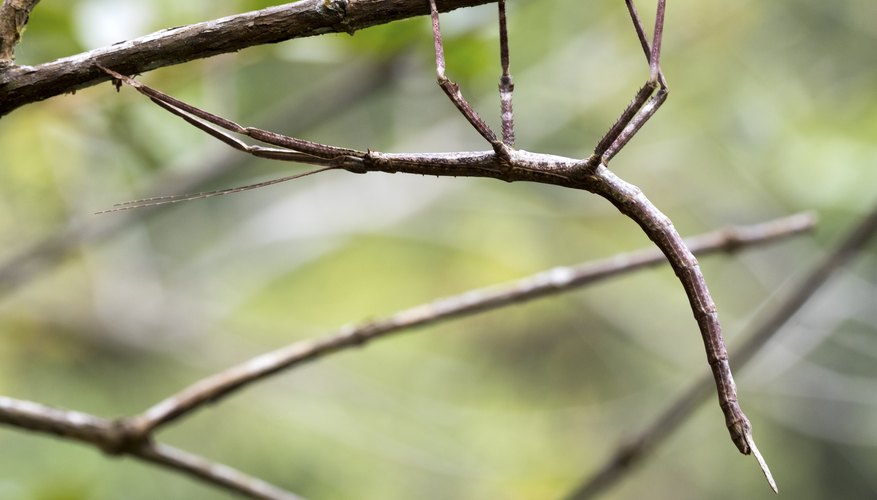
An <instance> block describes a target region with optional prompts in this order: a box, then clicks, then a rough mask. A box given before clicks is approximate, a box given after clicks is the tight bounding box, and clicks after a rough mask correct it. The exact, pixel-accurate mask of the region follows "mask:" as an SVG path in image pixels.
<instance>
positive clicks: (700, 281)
mask: <svg viewBox="0 0 877 500" xmlns="http://www.w3.org/2000/svg"><path fill="white" fill-rule="evenodd" d="M429 4H430V9H431V20H432V30H433V42H434V47H435V59H436V74H437V80H438V84H439V86H440V87H441V88H442V90H443V91H444V92H445V94H447V95H448V97H449V98H450V100H451V101H452V102H453V103H454V105H455V106H456V107H457V109H458V110H459V111H460V112H461V113H462V114H463V116H464V117H465V118H466V119H467V120H468V121H469V123H470V124H471V125H472V126H473V127H474V128H475V129H476V130H477V131H478V133H479V134H480V135H481V136H482V137H484V139H485V140H487V141H488V142H489V143H490V145H491V146H492V148H493V151H485V152H474V153H473V152H463V153H441V154H388V153H379V152H373V151H358V150H352V149H347V148H340V147H336V146H330V145H326V144H320V143H315V142H311V141H306V140H302V139H297V138H294V137H289V136H285V135H281V134H277V133H274V132H270V131H267V130H262V129H258V128H253V127H244V126H241V125H239V124H237V123H235V122H233V121H230V120H228V119H225V118H222V117H220V116H217V115H214V114H212V113H209V112H207V111H204V110H202V109H200V108H197V107H195V106H192V105H190V104H187V103H184V102H182V101H179V100H177V99H175V98H173V97H171V96H168V95H166V94H164V93H162V92H159V91H157V90H155V89H152V88H150V87H148V86H146V85H143V84H142V83H140V82H137V81H135V80H133V79H131V78H129V77H127V76H125V75H122V74H120V73H118V72H116V71H113V70H110V69H107V68H103V67H101V69H103V70H104V71H105V72H106V73H108V74H110V75H111V76H113V77H114V78H116V79H117V80H119V81H123V82H125V83H127V84H128V85H131V86H132V87H134V88H135V89H136V90H137V91H139V92H140V93H142V94H144V95H146V96H148V97H149V98H150V99H151V100H152V101H153V102H155V103H156V104H157V105H159V106H160V107H162V108H164V109H165V110H167V111H169V112H171V113H173V114H174V115H177V116H179V117H181V118H182V119H184V120H185V121H186V122H188V123H190V124H191V125H193V126H195V127H197V128H199V129H200V130H202V131H204V132H206V133H207V134H209V135H211V136H213V137H214V138H216V139H218V140H220V141H222V142H224V143H225V144H227V145H229V146H231V147H233V148H235V149H238V150H240V151H242V152H246V153H249V154H251V155H254V156H257V157H262V158H270V159H278V160H285V161H295V162H299V163H305V164H311V165H317V166H319V167H322V168H325V169H344V170H348V171H351V172H355V173H366V172H376V171H379V172H390V173H395V172H405V173H417V174H423V175H444V176H447V175H450V176H477V177H493V178H498V179H502V180H505V181H509V182H512V181H530V182H540V183H545V184H553V185H558V186H565V187H569V188H574V189H582V190H586V191H589V192H592V193H595V194H598V195H600V196H602V197H604V198H606V199H607V200H609V201H610V202H611V203H612V204H613V205H615V207H616V208H617V209H618V210H619V211H620V212H621V213H623V214H625V215H627V216H628V217H630V218H631V219H633V220H634V221H635V222H636V223H637V224H638V225H639V226H640V228H641V229H642V230H643V232H644V233H645V234H646V235H647V236H648V237H649V238H650V239H651V240H652V241H653V242H654V243H655V244H656V245H657V246H658V248H659V249H660V250H661V251H662V252H663V253H664V255H666V257H667V259H668V260H669V261H670V265H671V266H672V267H673V270H674V271H675V273H676V275H677V277H678V278H679V280H680V282H681V283H682V286H683V288H684V289H685V292H686V295H687V296H688V300H689V303H690V306H691V310H692V313H693V315H694V317H695V320H696V321H697V324H698V327H699V329H700V332H701V337H702V339H703V342H704V347H705V350H706V356H707V361H708V363H709V365H710V367H711V368H712V372H713V377H714V381H715V385H716V389H717V393H718V397H719V405H720V407H721V409H722V412H723V413H724V415H725V422H726V425H727V427H728V430H729V432H730V434H731V439H732V440H733V442H734V444H735V445H736V446H737V448H738V449H739V450H740V452H741V453H743V454H747V455H748V454H750V453H754V455H755V457H756V459H757V460H758V462H759V465H760V466H761V467H762V470H763V471H764V474H765V476H766V477H767V479H768V482H769V483H770V485H771V488H773V489H774V491H776V485H775V483H774V481H773V479H772V477H771V474H770V471H769V470H768V468H767V464H766V463H765V462H764V460H763V459H762V458H761V454H760V453H759V452H758V449H757V448H756V446H755V442H754V439H753V437H752V426H751V424H750V422H749V420H748V419H747V418H746V415H745V414H744V413H743V411H742V409H741V408H740V405H739V403H738V401H737V389H736V386H735V384H734V379H733V376H732V374H731V368H730V365H729V363H728V354H727V351H726V349H725V345H724V340H723V338H722V330H721V324H720V323H719V319H718V313H717V312H716V306H715V304H714V302H713V299H712V297H711V295H710V293H709V290H708V288H707V285H706V281H705V279H704V277H703V274H702V273H701V271H700V267H699V265H698V263H697V259H695V257H694V255H693V254H692V253H691V252H690V250H689V249H688V248H687V247H686V245H685V243H684V242H683V241H682V239H681V237H680V236H679V234H678V233H677V232H676V229H675V228H674V227H673V224H672V223H671V221H670V219H669V218H667V217H666V216H665V215H664V214H663V213H661V212H660V211H659V210H658V209H657V208H656V207H655V206H654V205H653V204H652V203H651V202H650V201H649V200H648V199H647V198H646V196H645V195H644V194H643V193H642V191H641V190H640V189H639V188H637V187H636V186H634V185H632V184H629V183H627V182H625V181H623V180H622V179H620V178H619V177H617V176H616V175H615V174H614V173H613V172H612V171H611V170H609V168H608V167H607V165H606V164H607V162H608V161H609V160H610V159H611V158H612V157H613V156H615V154H617V153H618V151H620V150H621V148H623V147H624V146H625V145H626V144H627V143H628V141H629V140H630V139H631V138H632V137H633V136H634V135H635V134H636V133H637V131H639V129H640V127H642V125H643V124H644V123H645V122H646V121H647V120H648V119H649V118H650V117H651V116H652V115H653V114H654V113H655V111H656V110H657V109H658V107H660V105H661V104H662V103H663V102H664V100H665V99H666V96H667V89H666V86H665V80H664V78H663V75H662V74H661V71H660V67H659V60H660V52H661V40H662V36H663V23H664V11H665V6H666V0H658V7H657V15H656V20H655V28H654V33H653V40H652V44H651V46H650V45H649V44H648V42H647V41H646V37H645V35H644V30H643V28H642V25H641V23H640V21H639V17H638V15H637V13H636V10H635V8H634V7H633V3H632V1H627V2H626V5H627V8H628V11H629V13H630V16H631V19H632V22H633V24H634V26H635V28H636V31H637V35H638V37H639V38H640V41H641V44H642V46H643V50H644V52H647V53H648V60H649V78H648V79H647V81H646V83H645V84H644V85H643V87H642V88H641V89H640V90H639V91H638V92H637V94H636V96H635V97H634V100H633V101H632V102H631V103H630V105H628V107H627V108H626V109H625V111H624V112H623V113H622V115H621V117H620V118H619V119H618V121H617V122H616V123H615V124H614V125H613V126H612V127H611V128H610V129H609V131H608V132H607V134H606V135H605V136H604V137H603V139H601V140H600V141H599V143H598V144H597V147H596V148H595V150H594V154H593V155H591V156H590V157H589V158H586V159H582V160H576V159H571V158H564V157H559V156H554V155H545V154H536V153H530V152H527V151H523V150H516V149H514V148H513V147H512V146H511V145H510V144H508V143H507V142H508V140H507V139H508V138H509V137H512V136H513V132H512V131H511V130H509V132H504V134H503V135H504V141H500V140H498V139H497V137H496V134H494V133H493V131H492V130H491V129H490V127H489V126H488V125H487V124H486V123H485V122H484V121H483V120H482V119H481V118H480V116H478V114H477V113H476V112H475V111H474V109H473V108H472V107H471V106H470V105H469V103H468V102H467V101H466V100H465V99H464V98H463V96H462V94H461V93H460V90H459V87H458V86H457V85H456V84H455V83H453V82H451V81H450V80H449V79H448V78H447V76H446V75H445V60H444V48H443V44H442V37H441V31H440V27H439V19H438V9H437V7H436V3H435V0H430V2H429ZM499 14H500V18H501V19H500V24H501V30H503V31H504V25H505V23H504V20H505V16H504V14H505V11H504V3H501V4H500V11H499ZM500 43H501V59H503V60H502V66H503V76H502V77H501V85H500V88H501V91H502V81H503V79H504V78H505V77H507V76H508V68H507V66H508V65H507V62H508V61H507V37H505V36H501V37H500ZM510 83H511V82H510V77H509V86H508V87H507V89H506V90H507V94H508V112H509V114H510V113H511V89H510ZM503 109H504V110H505V105H504V108H503ZM509 118H510V117H509ZM503 123H504V129H505V128H506V126H507V127H508V128H509V129H511V123H512V121H511V119H509V120H506V118H505V117H504V118H503ZM232 134H240V135H243V136H247V137H250V138H252V139H255V140H257V141H260V142H263V143H265V144H268V145H270V146H271V147H265V146H259V145H250V144H247V143H245V142H243V141H242V140H240V139H238V138H237V137H235V136H233V135H232ZM238 189H239V188H238ZM385 326H386V325H378V326H376V327H375V328H376V329H375V330H374V331H375V332H380V331H382V329H383V328H385ZM353 331H356V330H355V329H354V330H353ZM371 335H373V332H372V331H371V330H370V331H368V332H364V333H363V332H357V333H355V335H354V337H353V340H354V341H362V339H364V338H370V336H371ZM296 349H298V348H296ZM319 349H322V350H325V351H331V350H334V349H335V344H333V343H330V344H326V345H323V346H320V347H319ZM297 353H298V351H294V352H292V353H288V354H290V355H297Z"/></svg>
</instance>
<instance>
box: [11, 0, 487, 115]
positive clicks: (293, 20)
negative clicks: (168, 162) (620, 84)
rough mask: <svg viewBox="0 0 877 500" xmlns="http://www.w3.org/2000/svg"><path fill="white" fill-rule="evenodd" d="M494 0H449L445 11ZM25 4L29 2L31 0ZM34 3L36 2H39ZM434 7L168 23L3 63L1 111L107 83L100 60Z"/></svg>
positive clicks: (165, 57) (180, 53) (156, 64)
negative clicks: (48, 58) (43, 57)
mask: <svg viewBox="0 0 877 500" xmlns="http://www.w3.org/2000/svg"><path fill="white" fill-rule="evenodd" d="M493 1H495V0H444V1H440V2H438V7H439V9H440V10H442V11H445V12H446V11H449V10H454V9H458V8H461V7H472V6H476V5H481V4H486V3H491V2H493ZM25 3H26V2H25ZM32 3H35V2H32ZM428 13H429V5H428V3H427V2H425V1H422V0H302V1H300V2H294V3H288V4H284V5H278V6H275V7H269V8H267V9H262V10H257V11H252V12H246V13H243V14H236V15H233V16H228V17H224V18H221V19H215V20H213V21H206V22H203V23H198V24H192V25H189V26H181V27H177V28H169V29H165V30H161V31H158V32H155V33H152V34H150V35H146V36H143V37H140V38H136V39H134V40H128V41H125V42H121V43H117V44H114V45H110V46H109V47H103V48H100V49H95V50H92V51H90V52H85V53H82V54H77V55H75V56H70V57H65V58H63V59H58V60H56V61H52V62H49V63H45V64H41V65H39V66H32V67H31V66H28V67H23V66H11V67H8V68H6V69H5V70H3V69H0V116H3V115H5V114H7V113H9V112H11V111H13V110H15V109H16V108H19V107H21V106H23V105H25V104H29V103H32V102H36V101H41V100H43V99H48V98H50V97H54V96H56V95H59V94H64V93H69V92H74V91H76V90H79V89H82V88H85V87H89V86H92V85H95V84H98V83H100V82H104V81H108V80H109V75H107V74H106V73H104V72H103V71H102V70H101V69H100V68H98V66H97V65H98V64H100V65H102V66H105V67H107V68H113V69H115V70H116V71H119V72H122V73H124V74H126V75H134V74H138V73H144V72H146V71H150V70H153V69H156V68H161V67H164V66H171V65H174V64H179V63H183V62H186V61H191V60H194V59H202V58H206V57H210V56H214V55H217V54H224V53H227V52H235V51H238V50H241V49H244V48H247V47H252V46H254V45H262V44H268V43H277V42H282V41H285V40H290V39H292V38H303V37H307V36H314V35H321V34H324V33H333V32H346V33H353V32H355V31H357V30H360V29H363V28H368V27H370V26H375V25H378V24H386V23H390V22H392V21H398V20H400V19H406V18H410V17H414V16H421V15H425V14H428Z"/></svg>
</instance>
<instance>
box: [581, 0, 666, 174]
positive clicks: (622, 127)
mask: <svg viewBox="0 0 877 500" xmlns="http://www.w3.org/2000/svg"><path fill="white" fill-rule="evenodd" d="M625 4H626V6H627V10H628V12H629V13H630V18H631V21H632V22H633V25H634V28H635V29H636V32H637V36H638V37H639V40H640V43H641V44H642V46H643V51H644V52H645V54H646V57H647V58H648V61H649V79H648V80H646V83H645V84H644V85H643V86H642V87H641V88H640V89H639V90H638V91H637V93H636V95H635V96H634V98H633V100H632V101H631V103H630V104H628V106H627V108H626V109H625V110H624V112H623V113H622V114H621V116H620V117H619V118H618V120H617V121H616V122H615V124H614V125H612V127H611V128H610V129H609V131H608V132H606V135H604V136H603V138H602V139H600V142H599V143H597V147H596V148H594V156H593V157H592V158H594V159H595V161H600V162H603V163H606V162H608V161H609V160H611V159H612V158H613V157H614V156H615V155H616V154H617V153H618V152H619V151H620V150H621V148H623V147H624V146H625V145H626V144H627V143H628V142H629V141H630V139H631V138H633V136H634V135H636V133H637V132H639V129H640V128H642V126H643V125H644V124H645V122H646V121H648V119H649V118H651V117H652V115H654V114H655V112H656V111H657V110H658V108H660V107H661V105H662V104H664V101H665V100H666V99H667V94H668V93H669V89H668V88H667V81H666V80H665V78H664V75H663V73H661V68H660V64H659V62H660V57H661V40H662V38H663V34H664V10H665V8H666V0H658V8H657V14H656V16H655V31H654V35H653V39H652V44H651V46H649V42H648V39H647V37H646V34H645V30H644V29H643V26H642V22H641V21H640V19H639V15H638V14H637V12H636V7H635V6H634V5H633V0H625ZM656 90H657V92H656Z"/></svg>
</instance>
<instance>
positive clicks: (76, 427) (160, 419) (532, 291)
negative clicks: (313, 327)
mask: <svg viewBox="0 0 877 500" xmlns="http://www.w3.org/2000/svg"><path fill="white" fill-rule="evenodd" d="M814 224H815V218H814V217H813V216H812V215H811V214H797V215H793V216H790V217H785V218H782V219H776V220H773V221H770V222H766V223H762V224H757V225H753V226H743V227H729V228H726V229H723V230H719V231H715V232H711V233H707V234H704V235H702V236H698V237H695V238H692V239H690V240H689V241H688V244H689V246H690V248H691V249H692V251H694V252H696V253H699V254H707V253H715V252H719V251H724V252H732V251H735V250H739V249H742V248H748V247H750V246H754V245H758V244H762V243H767V242H770V241H776V240H779V239H782V238H786V237H789V236H792V235H795V234H800V233H801V232H804V231H807V230H809V229H811V228H812V227H813V226H814ZM663 262H666V258H665V257H664V255H663V254H662V253H661V252H660V251H659V250H657V249H653V250H642V251H638V252H631V253H628V254H623V255H619V256H616V257H613V258H610V259H606V260H602V261H597V262H593V263H588V264H582V265H578V266H572V267H558V268H554V269H551V270H549V271H545V272H542V273H537V274H534V275H532V276H529V277H527V278H524V279H521V280H518V281H516V282H512V283H509V284H506V285H498V286H493V287H488V288H482V289H478V290H472V291H469V292H466V293H464V294H461V295H457V296H453V297H448V298H445V299H440V300H437V301H434V302H431V303H428V304H423V305H420V306H416V307H413V308H411V309H407V310H405V311H401V312H399V313H396V314H395V315H393V316H390V317H389V318H386V319H383V320H377V321H371V322H369V323H365V324H362V325H360V326H358V327H347V328H344V329H342V331H341V332H339V333H337V334H335V335H331V336H328V337H325V338H323V339H317V340H311V341H305V342H298V343H295V344H291V345H289V346H287V347H284V348H282V349H279V350H276V351H272V352H269V353H266V354H263V355H261V356H259V357H256V358H254V359H251V360H249V361H247V362H245V363H243V364H241V365H238V366H235V367H232V368H230V369H228V370H226V371H224V372H221V373H218V374H216V375H213V376H211V377H207V378H205V379H203V380H201V381H200V382H197V383H195V384H194V385H192V386H190V387H188V388H186V389H184V390H183V391H181V392H179V393H177V394H175V395H173V396H171V397H169V398H167V399H165V400H164V401H162V402H160V403H158V404H156V405H154V406H153V407H152V408H150V409H148V410H147V411H146V412H144V413H143V414H141V415H137V416H135V417H131V418H123V419H118V420H108V419H103V418H100V417H97V416H94V415H90V414H87V413H81V412H75V411H67V410H60V409H57V408H51V407H48V406H44V405H41V404H38V403H33V402H30V401H22V400H17V399H13V398H8V397H2V396H0V423H4V424H7V425H10V426H13V427H18V428H21V429H27V430H31V431H35V432H41V433H46V434H53V435H57V436H60V437H63V438H67V439H72V440H76V441H81V442H84V443H88V444H90V445H92V446H95V447H98V448H100V449H102V450H104V451H105V452H107V453H109V454H113V455H132V456H135V457H138V458H140V459H142V460H145V461H149V462H152V463H155V464H158V465H161V466H164V467H167V468H170V469H172V470H175V471H178V472H183V473H185V474H187V475H190V476H192V477H195V478H197V479H200V480H202V481H206V482H208V483H211V484H214V485H216V486H219V487H222V488H225V489H227V490H230V491H235V492H238V493H242V494H245V495H248V496H251V497H253V498H268V499H284V500H286V499H295V498H298V497H297V496H296V495H294V494H292V493H289V492H287V491H284V490H281V489H279V488H277V487H275V486H273V485H270V484H268V483H266V482H264V481H262V480H260V479H257V478H255V477H252V476H249V475H247V474H244V473H242V472H240V471H237V470H235V469H232V468H229V467H227V466H225V465H222V464H218V463H214V462H211V461H208V460H206V459H204V458H202V457H199V456H196V455H192V454H189V453H187V452H184V451H182V450H178V449H176V448H173V447H170V446H167V445H164V444H160V443H155V442H154V441H153V440H152V435H153V433H154V431H155V430H156V429H157V428H159V427H161V426H163V425H166V424H168V423H170V422H172V421H174V420H176V419H178V418H181V417H183V416H186V415H188V414H190V413H191V412H192V411H194V410H196V409H198V408H200V407H201V406H203V405H204V404H206V403H208V402H214V401H216V400H218V399H221V398H223V397H225V396H227V395H229V394H230V393H232V392H234V391H235V390H237V389H240V388H242V387H244V386H246V385H249V384H251V383H254V382H258V381H260V380H264V379H266V378H267V377H268V376H270V375H271V374H274V373H277V372H279V371H282V370H284V369H286V368H289V367H291V366H294V365H296V364H299V363H302V362H305V361H310V360H313V359H316V358H319V357H321V356H324V355H326V354H329V353H332V352H335V351H339V350H343V349H346V348H350V347H354V346H358V345H361V344H363V343H365V342H367V341H369V340H372V339H375V338H379V337H383V336H386V335H388V334H391V333H397V332H401V331H403V330H407V329H410V328H414V327H419V326H426V325H429V324H434V323H437V322H439V321H442V320H446V319H450V318H454V317H459V316H464V315H468V314H473V313H477V312H481V311H486V310H490V309H496V308H499V307H503V306H507V305H511V304H515V303H519V302H525V301H528V300H533V299H536V298H539V297H544V296H548V295H553V294H556V293H560V292H563V291H566V290H571V289H574V288H577V287H581V286H584V285H586V284H589V283H594V282H596V281H599V280H601V279H606V278H609V277H612V276H616V275H618V274H621V273H625V272H630V271H634V270H637V269H642V268H644V267H647V266H653V265H657V264H660V263H663ZM708 389H709V387H708V384H707V388H706V390H708Z"/></svg>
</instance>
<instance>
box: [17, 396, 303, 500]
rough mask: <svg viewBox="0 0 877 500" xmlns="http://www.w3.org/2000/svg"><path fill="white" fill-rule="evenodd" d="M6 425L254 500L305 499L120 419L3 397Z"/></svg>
mask: <svg viewBox="0 0 877 500" xmlns="http://www.w3.org/2000/svg"><path fill="white" fill-rule="evenodd" d="M0 423H4V424H7V425H11V426H14V427H18V428H20V429H27V430H31V431H35V432H40V433H44V434H54V435H57V436H61V437H63V438H67V439H72V440H76V441H80V442H83V443H87V444H90V445H93V446H95V447H97V448H100V449H102V450H104V451H105V452H107V453H110V454H113V455H132V456H134V457H137V458H140V459H142V460H144V461H147V462H152V463H154V464H157V465H161V466H163V467H165V468H168V469H171V470H173V471H176V472H181V473H184V474H187V475H189V476H192V477H194V478H197V479H199V480H201V481H204V482H207V483H210V484H213V485H215V486H219V487H221V488H224V489H226V490H228V491H232V492H237V493H239V494H242V495H246V496H248V497H251V498H264V499H276V500H295V499H298V498H300V497H299V496H297V495H295V494H293V493H290V492H288V491H285V490H282V489H280V488H278V487H276V486H273V485H271V484H268V483H266V482H265V481H262V480H261V479H258V478H255V477H253V476H250V475H247V474H244V473H243V472H241V471H238V470H235V469H233V468H231V467H228V466H227V465H223V464H219V463H216V462H211V461H209V460H206V459H204V458H202V457H199V456H197V455H193V454H191V453H188V452H185V451H183V450H179V449H177V448H174V447H172V446H168V445H165V444H160V443H153V442H151V441H150V440H149V439H148V438H146V439H139V440H130V439H129V438H130V436H126V435H125V433H124V431H125V429H124V428H123V427H122V426H121V425H119V423H118V421H113V420H107V419H103V418H100V417H96V416H94V415H90V414H88V413H82V412H77V411H69V410H61V409H58V408H52V407H49V406H45V405H41V404H39V403H34V402H31V401H24V400H20V399H13V398H8V397H4V396H0Z"/></svg>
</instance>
